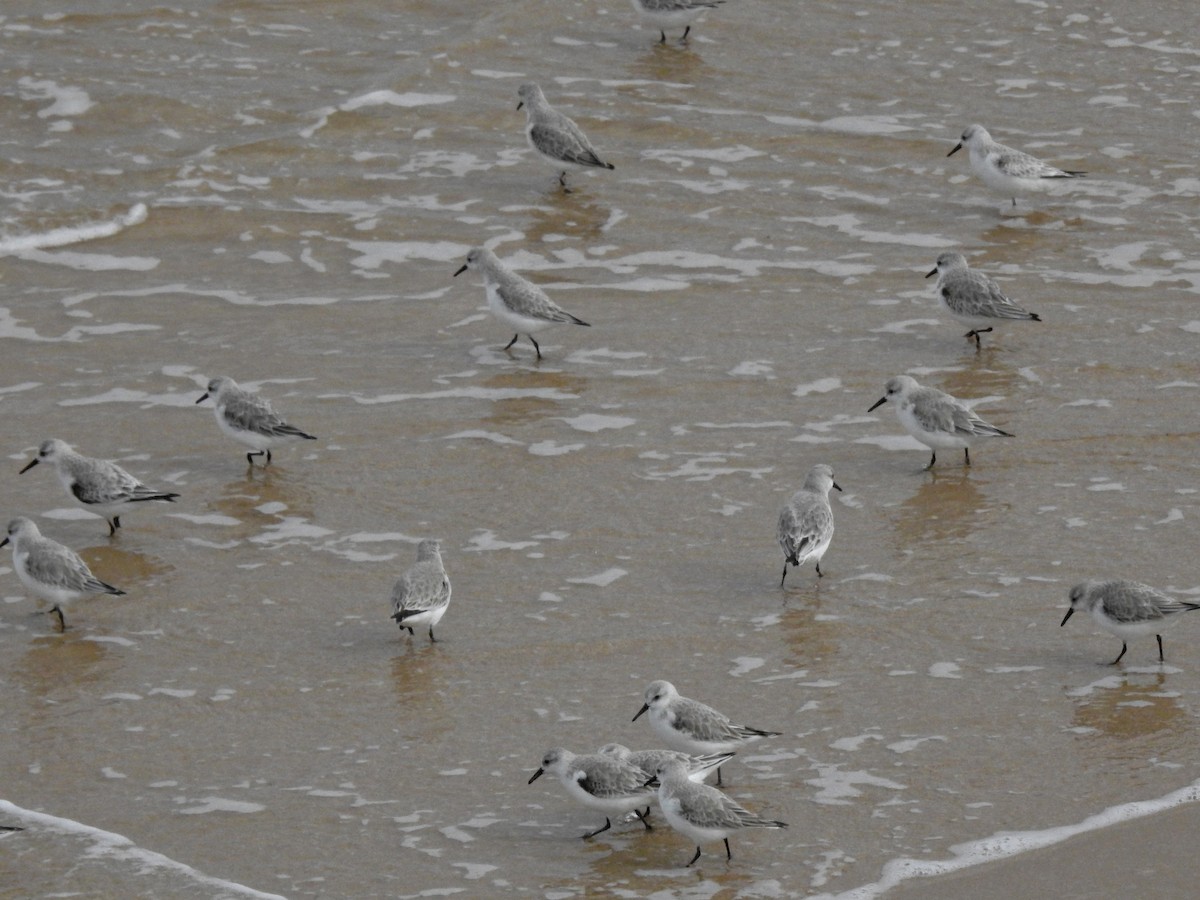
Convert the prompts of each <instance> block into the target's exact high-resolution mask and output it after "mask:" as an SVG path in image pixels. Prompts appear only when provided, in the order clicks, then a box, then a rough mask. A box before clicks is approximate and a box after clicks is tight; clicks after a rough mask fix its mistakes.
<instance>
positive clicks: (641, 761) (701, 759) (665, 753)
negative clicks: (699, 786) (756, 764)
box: [596, 744, 737, 781]
mask: <svg viewBox="0 0 1200 900" xmlns="http://www.w3.org/2000/svg"><path fill="white" fill-rule="evenodd" d="M596 752H597V753H602V754H604V755H606V756H615V757H616V758H617V759H623V760H625V761H626V762H631V763H633V764H634V765H635V766H637V767H638V768H639V769H641V770H642V771H643V772H645V773H646V777H647V778H649V777H650V776H652V775H653V774H654V773H655V771H656V770H657V769H658V767H659V766H660V765H662V764H663V763H664V762H666V761H667V760H669V759H677V760H679V761H680V762H681V763H683V764H684V766H686V767H687V771H688V778H690V779H692V781H703V780H704V779H705V778H707V777H708V776H709V775H710V774H712V772H713V771H714V770H716V769H719V768H721V766H722V765H723V764H724V763H727V762H729V760H731V759H733V757H735V756H736V755H737V754H736V753H734V752H733V751H730V752H728V753H709V754H706V755H704V756H692V755H690V754H688V753H684V752H683V751H681V750H661V749H660V750H630V749H629V748H628V747H626V746H625V745H624V744H605V745H604V746H603V747H601V748H600V749H599V750H597V751H596Z"/></svg>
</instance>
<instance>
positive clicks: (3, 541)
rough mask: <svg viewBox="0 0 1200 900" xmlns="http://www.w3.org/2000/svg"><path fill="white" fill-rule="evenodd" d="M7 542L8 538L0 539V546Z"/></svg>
mask: <svg viewBox="0 0 1200 900" xmlns="http://www.w3.org/2000/svg"><path fill="white" fill-rule="evenodd" d="M7 544H8V538H5V539H4V540H2V541H0V547H4V546H7Z"/></svg>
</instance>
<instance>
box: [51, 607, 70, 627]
mask: <svg viewBox="0 0 1200 900" xmlns="http://www.w3.org/2000/svg"><path fill="white" fill-rule="evenodd" d="M50 612H52V613H54V614H55V615H56V616H58V633H59V634H62V633H63V632H64V631H66V630H67V623H66V620H65V619H63V614H62V610H61V609H59V608H58V606H57V605H56V606H54V607H52V608H51V610H50Z"/></svg>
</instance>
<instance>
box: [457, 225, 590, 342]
mask: <svg viewBox="0 0 1200 900" xmlns="http://www.w3.org/2000/svg"><path fill="white" fill-rule="evenodd" d="M467 269H478V270H479V271H480V272H482V273H483V287H484V290H485V291H487V300H488V309H489V310H490V311H491V313H492V315H493V316H495V317H496V319H497V320H499V322H500V324H501V325H507V326H508V327H509V328H511V329H513V330H514V331H516V334H514V335H513V339H512V340H511V341H509V342H508V343H507V344H505V345H504V349H505V350H508V349H509V348H510V347H512V345H513V344H515V343H516V342H517V338H519V337H520V336H521V335H522V334H524V335H525V336H526V337H528V338H529V341H530V343H532V344H533V349H534V350H536V351H537V358H538V359H541V358H542V348H541V347H539V346H538V342H537V341H535V340H534V339H533V333H534V332H535V331H541V330H542V329H543V328H549V327H550V326H551V325H558V324H561V323H570V324H572V325H587V324H588V323H587V322H585V321H583V320H582V319H577V318H575V316H573V315H571V314H570V313H569V312H567V311H566V310H564V309H563V308H562V307H560V306H559V305H558V304H557V303H555V302H554V301H553V300H551V299H550V298H549V297H547V296H546V292H545V291H543V290H542V289H541V288H540V287H538V286H537V285H536V284H534V283H533V282H530V281H526V280H525V279H524V278H522V277H521V276H520V275H518V274H517V273H516V272H514V271H513V270H512V269H510V268H509V267H508V266H506V265H505V264H504V263H502V262H500V260H499V259H498V258H497V257H496V254H495V253H493V252H492V251H491V250H488V249H487V248H486V247H476V248H475V249H474V250H472V251H471V252H470V253H468V254H467V261H466V262H465V263H464V264H463V266H462V268H460V269H459V270H458V271H457V272H455V273H454V275H455V277H458V276H459V275H461V274H462V273H463V272H465V271H467Z"/></svg>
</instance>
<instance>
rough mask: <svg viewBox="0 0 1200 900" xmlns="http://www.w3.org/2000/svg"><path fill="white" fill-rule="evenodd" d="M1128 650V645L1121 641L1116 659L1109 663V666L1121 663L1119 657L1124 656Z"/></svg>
mask: <svg viewBox="0 0 1200 900" xmlns="http://www.w3.org/2000/svg"><path fill="white" fill-rule="evenodd" d="M1128 649H1129V645H1128V644H1126V643H1125V642H1124V641H1121V652H1120V653H1118V654H1117V658H1116V659H1114V660H1113V661H1112V662H1110V663H1109V665H1110V666H1115V665H1116V664H1117V663H1119V662H1120V661H1121V657H1122V656H1124V655H1125V651H1126V650H1128Z"/></svg>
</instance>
